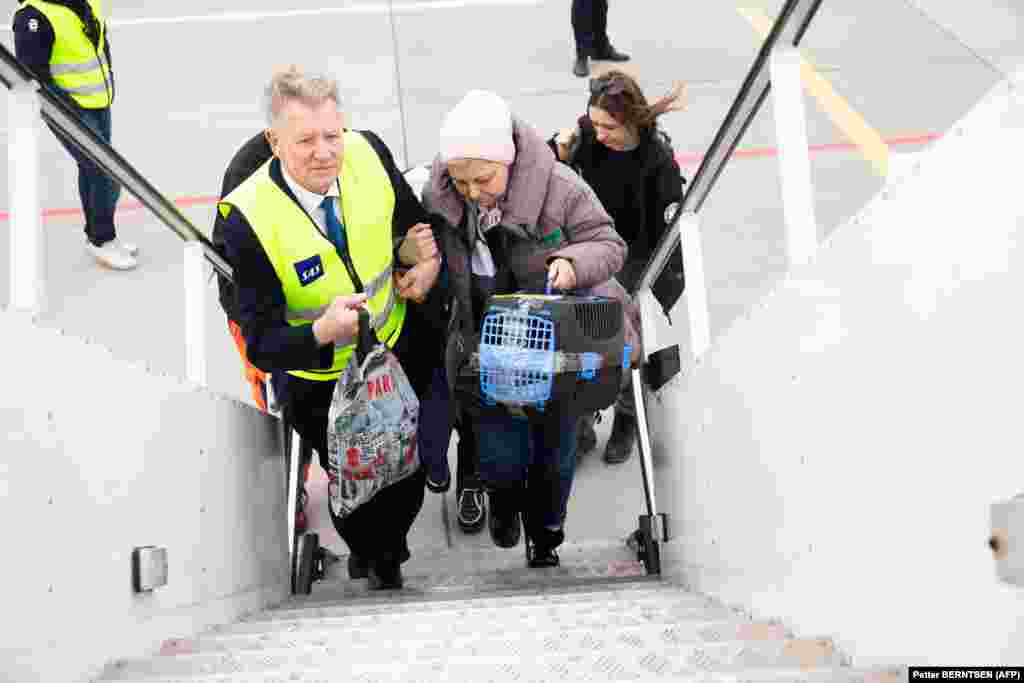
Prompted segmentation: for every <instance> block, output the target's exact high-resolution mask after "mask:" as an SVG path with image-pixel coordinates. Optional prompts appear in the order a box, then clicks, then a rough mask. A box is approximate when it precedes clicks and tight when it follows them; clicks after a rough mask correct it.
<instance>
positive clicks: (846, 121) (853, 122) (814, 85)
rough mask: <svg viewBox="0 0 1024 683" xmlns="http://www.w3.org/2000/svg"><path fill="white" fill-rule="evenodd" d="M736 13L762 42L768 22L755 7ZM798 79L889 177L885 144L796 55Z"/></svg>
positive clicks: (835, 121) (883, 173)
mask: <svg viewBox="0 0 1024 683" xmlns="http://www.w3.org/2000/svg"><path fill="white" fill-rule="evenodd" d="M736 9H737V11H738V12H739V13H740V14H741V15H742V16H743V17H744V18H745V19H746V20H747V21H749V22H750V24H751V25H752V26H753V27H754V30H755V31H756V32H757V33H758V34H759V35H760V36H761V39H762V40H764V39H765V38H767V37H768V34H769V33H770V32H771V28H772V20H771V19H769V18H768V16H767V15H766V14H765V13H764V12H763V11H761V10H760V9H757V8H755V7H750V6H749V5H748V6H739V7H737V8H736ZM800 76H801V79H802V80H803V83H804V88H806V90H807V92H808V93H810V95H811V96H812V97H814V99H815V100H817V102H818V105H819V106H820V107H821V109H822V110H823V111H824V112H825V113H826V114H827V115H828V117H829V118H830V119H832V123H833V124H835V126H836V128H838V129H839V130H840V131H842V133H843V135H845V136H846V137H847V139H849V140H850V142H852V143H853V144H854V145H856V147H857V149H858V150H860V153H861V154H863V155H864V157H865V158H866V159H867V160H868V162H869V163H870V164H871V167H872V168H873V169H874V170H875V173H877V174H878V175H879V176H881V177H883V178H885V177H887V176H888V175H889V145H887V144H886V143H885V140H884V139H883V138H882V136H881V135H880V134H879V132H878V131H877V130H875V129H874V128H872V127H871V125H870V124H869V123H868V122H867V121H866V120H865V119H864V117H863V116H861V115H860V114H859V113H857V111H856V110H854V108H853V107H851V106H850V103H849V102H847V101H846V99H844V98H843V96H842V95H840V94H839V93H837V92H836V91H835V89H834V88H833V87H832V84H831V83H829V82H828V81H827V80H826V79H825V78H824V77H823V76H822V75H821V74H819V73H818V71H817V69H816V68H815V67H814V65H813V64H811V63H810V62H809V61H808V60H807V58H806V57H805V56H804V54H803V51H801V54H800Z"/></svg>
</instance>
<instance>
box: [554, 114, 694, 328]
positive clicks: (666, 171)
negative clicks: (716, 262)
mask: <svg viewBox="0 0 1024 683" xmlns="http://www.w3.org/2000/svg"><path fill="white" fill-rule="evenodd" d="M578 125H579V127H578V129H577V133H576V140H575V142H574V144H573V145H572V147H571V148H570V158H569V159H568V160H567V161H565V162H564V163H566V164H567V165H568V166H570V167H572V168H573V169H574V170H575V171H576V172H577V173H579V174H580V176H582V178H583V179H584V180H585V181H587V184H588V185H590V187H592V188H593V189H594V192H595V193H596V194H597V197H598V199H600V200H601V203H602V204H603V205H604V208H605V209H606V210H607V211H608V213H609V214H610V215H611V217H612V219H613V220H614V221H615V229H616V230H617V231H618V233H619V234H620V235H622V238H623V239H624V240H625V241H626V244H628V245H629V258H628V259H627V261H626V264H625V266H624V267H623V269H622V271H621V272H620V273H619V274H618V275H617V279H618V280H619V281H620V282H621V283H622V284H623V285H624V286H625V287H626V288H627V289H629V290H630V291H631V292H632V291H633V289H635V287H636V285H637V284H638V281H639V278H640V275H641V273H642V271H643V268H644V266H645V265H646V264H647V262H648V261H649V260H650V258H651V256H652V255H653V254H654V249H655V248H656V247H657V246H658V241H659V240H660V239H661V236H662V235H663V234H664V232H665V229H666V228H667V225H668V219H670V218H671V217H672V213H673V211H672V210H673V209H674V208H675V205H676V204H677V203H678V202H679V201H681V200H682V197H683V186H684V184H685V183H686V180H685V179H684V178H683V177H682V174H681V173H680V171H679V165H678V164H677V163H676V160H675V154H674V152H673V150H672V145H671V142H670V140H669V139H668V136H666V135H665V134H664V133H662V132H661V131H660V130H658V129H657V128H650V129H647V130H646V131H643V132H641V134H640V141H639V145H638V146H637V147H636V149H633V150H630V151H628V152H616V151H613V150H611V149H609V148H608V147H606V146H605V145H603V144H601V143H600V142H599V141H598V140H597V135H596V134H595V131H594V126H593V124H592V123H591V121H590V117H588V116H581V117H580V119H579V121H578ZM548 144H549V146H550V147H551V149H552V151H554V153H555V156H556V157H557V156H558V150H557V147H556V145H555V141H554V138H552V139H551V140H549V141H548ZM682 291H683V262H682V252H681V250H679V249H677V250H676V252H675V254H674V255H673V257H672V259H671V260H670V261H669V267H668V268H666V272H665V274H664V275H662V277H661V278H660V279H659V281H658V282H657V283H656V285H655V287H654V294H655V297H656V298H657V299H658V301H659V303H661V304H662V306H663V307H665V308H666V309H667V308H670V307H671V305H672V304H673V303H675V301H676V300H677V299H678V298H679V295H680V294H682ZM666 304H667V305H666Z"/></svg>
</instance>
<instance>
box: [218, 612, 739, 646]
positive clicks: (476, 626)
mask: <svg viewBox="0 0 1024 683" xmlns="http://www.w3.org/2000/svg"><path fill="white" fill-rule="evenodd" d="M736 616H737V615H736V613H735V612H734V611H733V610H730V609H728V608H726V607H716V606H712V607H700V606H696V605H680V606H671V605H669V606H666V607H663V608H652V609H648V610H644V611H636V612H625V611H623V612H605V613H595V614H586V613H583V614H567V615H565V614H560V613H557V612H556V613H544V614H533V615H527V616H523V617H520V618H518V619H517V620H515V621H514V622H513V621H509V620H506V619H504V618H501V617H500V615H499V616H497V617H495V618H492V619H490V620H483V619H475V618H472V617H470V618H463V619H458V620H455V619H454V618H453V617H450V616H445V615H442V616H440V617H436V618H432V617H431V615H417V616H416V617H415V618H413V619H409V620H408V622H407V623H405V624H403V625H401V626H400V627H399V626H397V625H396V624H395V623H394V622H388V623H385V622H384V621H383V620H382V621H377V620H376V617H372V616H371V617H368V618H367V619H366V620H362V621H360V622H357V623H352V622H351V621H349V619H348V618H345V617H342V618H331V617H326V618H322V619H305V620H303V619H298V620H277V621H244V622H239V623H237V624H231V625H228V626H223V627H220V628H219V629H217V630H216V631H214V632H212V633H211V636H215V635H238V634H262V633H300V632H309V631H315V630H325V629H329V630H332V631H335V632H339V633H345V634H349V635H350V636H351V637H353V638H357V637H360V634H364V635H365V636H366V637H367V638H371V639H372V638H374V637H377V635H378V634H379V633H380V630H381V629H382V628H388V629H390V630H391V632H392V633H400V634H403V635H408V636H412V635H415V634H417V633H434V632H436V630H437V629H443V630H445V631H447V632H448V633H449V634H451V635H459V634H463V635H465V634H472V633H478V632H488V633H492V632H493V633H504V632H506V631H508V630H509V629H530V628H541V627H543V626H544V625H545V624H554V625H560V626H565V627H568V626H572V625H587V626H591V627H593V628H600V627H601V626H603V625H606V624H609V625H617V626H637V625H643V624H649V623H651V622H653V621H657V622H662V621H666V620H675V621H694V620H701V619H704V620H708V619H729V618H734V617H736Z"/></svg>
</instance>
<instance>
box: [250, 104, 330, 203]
mask: <svg viewBox="0 0 1024 683" xmlns="http://www.w3.org/2000/svg"><path fill="white" fill-rule="evenodd" d="M343 125H344V120H343V118H342V116H341V112H339V111H338V105H337V104H335V103H334V101H333V100H330V99H327V100H324V101H323V102H321V103H319V104H316V105H313V106H310V105H308V104H306V103H305V102H302V101H299V100H291V101H289V102H288V103H287V104H285V107H284V110H283V111H282V112H281V116H280V117H279V119H278V121H277V123H276V125H275V126H274V127H273V129H272V130H271V134H270V136H268V137H270V138H271V147H272V148H273V150H274V156H276V157H277V158H278V159H280V160H281V163H282V164H284V167H285V170H287V171H288V175H289V176H291V177H292V178H293V179H294V180H295V181H296V182H297V183H298V184H299V185H301V186H302V187H304V188H306V189H307V190H309V191H310V192H314V193H316V194H326V193H327V190H328V189H330V187H331V183H333V182H334V180H335V178H337V177H338V173H339V172H340V171H341V158H342V154H343V153H344V151H345V144H344V139H343V138H342V134H341V132H342V127H343Z"/></svg>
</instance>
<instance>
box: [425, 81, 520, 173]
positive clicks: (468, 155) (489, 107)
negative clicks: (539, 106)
mask: <svg viewBox="0 0 1024 683" xmlns="http://www.w3.org/2000/svg"><path fill="white" fill-rule="evenodd" d="M515 158H516V148H515V145H514V144H513V142H512V112H511V111H510V110H509V108H508V104H507V103H506V102H505V100H503V99H501V97H499V96H498V95H497V94H495V93H493V92H488V91H486V90H471V91H470V92H468V93H466V96H465V97H463V98H462V101H461V102H459V103H458V104H457V105H455V108H454V109H452V110H451V111H450V112H448V115H447V116H445V118H444V123H443V124H442V125H441V161H443V162H445V163H447V162H449V161H451V160H452V159H483V160H486V161H497V162H500V163H503V164H511V163H512V162H513V161H515Z"/></svg>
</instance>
